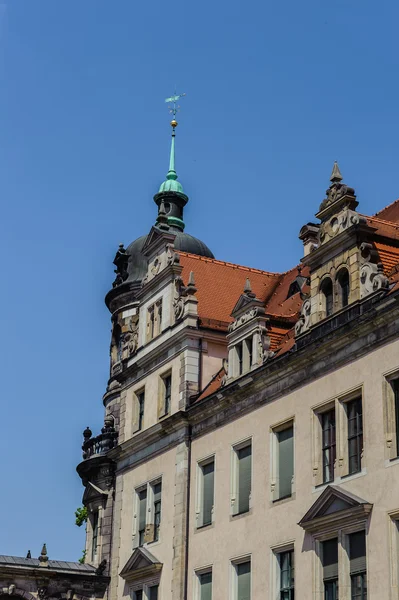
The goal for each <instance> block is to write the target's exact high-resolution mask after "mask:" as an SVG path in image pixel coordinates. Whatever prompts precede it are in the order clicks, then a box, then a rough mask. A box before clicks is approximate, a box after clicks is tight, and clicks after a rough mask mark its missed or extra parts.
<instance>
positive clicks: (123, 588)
mask: <svg viewBox="0 0 399 600" xmlns="http://www.w3.org/2000/svg"><path fill="white" fill-rule="evenodd" d="M175 462H176V448H172V449H171V450H169V451H167V452H165V453H164V454H162V455H160V456H158V457H156V458H153V459H152V460H150V461H148V462H146V463H144V464H141V465H139V466H137V467H135V468H133V469H131V470H130V471H127V472H126V473H124V474H123V476H122V477H123V493H122V510H121V523H120V542H119V543H120V547H119V549H118V552H119V567H118V573H120V571H121V570H122V569H123V567H124V566H125V564H126V563H127V561H128V559H129V558H130V556H131V555H132V552H133V537H132V534H133V518H134V511H135V506H134V491H135V489H136V488H138V487H140V486H141V485H142V484H145V483H146V482H148V481H151V480H154V479H156V478H158V477H162V509H161V510H162V512H161V530H160V539H159V540H158V541H157V542H153V543H151V544H145V547H146V548H147V549H148V550H149V552H151V554H153V555H154V556H155V557H156V558H157V559H158V560H159V561H160V562H161V563H163V568H162V576H161V581H160V589H159V595H160V598H162V600H170V599H171V598H172V593H171V584H172V558H173V556H172V555H173V535H174V527H173V519H174V497H175ZM128 596H129V588H128V586H127V584H125V581H124V580H123V579H121V578H120V577H118V591H117V598H124V597H128Z"/></svg>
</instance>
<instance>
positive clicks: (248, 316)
mask: <svg viewBox="0 0 399 600" xmlns="http://www.w3.org/2000/svg"><path fill="white" fill-rule="evenodd" d="M258 312H259V309H258V307H255V308H251V309H250V310H247V312H245V313H244V314H243V315H241V317H239V318H238V319H236V320H235V321H233V323H230V325H229V333H231V332H232V331H235V330H236V329H238V328H239V327H241V326H242V325H245V323H248V321H251V320H252V319H254V318H255V317H256V316H257V314H258Z"/></svg>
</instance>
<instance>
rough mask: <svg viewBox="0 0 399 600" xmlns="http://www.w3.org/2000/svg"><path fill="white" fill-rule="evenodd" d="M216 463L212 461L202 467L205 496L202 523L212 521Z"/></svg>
mask: <svg viewBox="0 0 399 600" xmlns="http://www.w3.org/2000/svg"><path fill="white" fill-rule="evenodd" d="M214 471H215V463H214V462H211V463H208V464H207V465H204V466H203V467H202V477H203V498H202V525H208V524H209V523H212V509H213V493H214V474H215V473H214Z"/></svg>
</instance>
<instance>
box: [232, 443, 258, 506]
mask: <svg viewBox="0 0 399 600" xmlns="http://www.w3.org/2000/svg"><path fill="white" fill-rule="evenodd" d="M247 446H251V492H250V494H249V511H248V512H245V513H242V514H248V513H250V512H251V510H252V498H253V483H254V478H253V475H254V473H253V470H254V461H253V448H254V442H253V438H252V436H251V437H249V438H246V439H245V440H242V441H240V442H236V443H235V444H233V445H232V446H231V453H230V454H231V461H230V462H231V466H230V472H231V476H230V515H232V516H236V515H239V514H241V513H239V512H238V485H239V480H238V451H239V450H242V449H243V448H246V447H247Z"/></svg>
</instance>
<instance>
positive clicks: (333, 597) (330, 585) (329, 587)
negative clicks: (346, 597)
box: [324, 579, 339, 600]
mask: <svg viewBox="0 0 399 600" xmlns="http://www.w3.org/2000/svg"><path fill="white" fill-rule="evenodd" d="M324 600H339V597H338V579H334V580H331V581H325V582H324Z"/></svg>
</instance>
